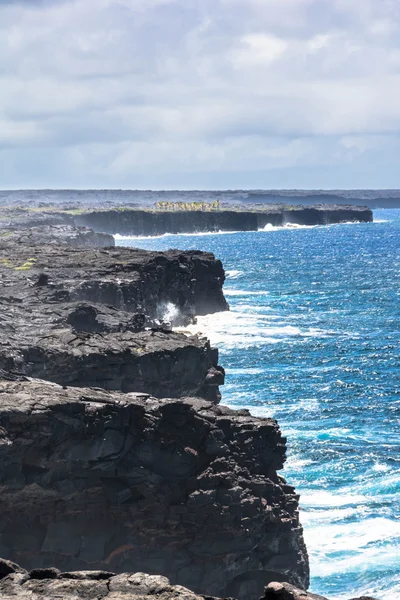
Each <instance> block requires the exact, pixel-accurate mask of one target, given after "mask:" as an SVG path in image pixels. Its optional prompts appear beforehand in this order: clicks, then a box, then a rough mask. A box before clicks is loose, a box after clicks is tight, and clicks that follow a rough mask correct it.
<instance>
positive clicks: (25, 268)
mask: <svg viewBox="0 0 400 600" xmlns="http://www.w3.org/2000/svg"><path fill="white" fill-rule="evenodd" d="M35 262H36V258H28V260H26V261H25V262H24V263H23V264H22V265H20V266H19V267H14V271H29V269H31V268H32V267H33V265H34V264H35Z"/></svg>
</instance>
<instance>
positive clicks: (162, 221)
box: [75, 205, 373, 235]
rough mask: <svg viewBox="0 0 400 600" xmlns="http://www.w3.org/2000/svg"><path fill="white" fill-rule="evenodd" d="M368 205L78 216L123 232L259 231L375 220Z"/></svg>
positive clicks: (100, 227) (96, 225) (115, 212)
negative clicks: (287, 226) (264, 228)
mask: <svg viewBox="0 0 400 600" xmlns="http://www.w3.org/2000/svg"><path fill="white" fill-rule="evenodd" d="M372 220H373V215H372V211H371V209H369V208H367V207H365V206H346V205H331V206H329V205H324V206H292V207H278V208H275V207H274V208H269V209H263V210H261V209H258V210H221V211H201V210H187V211H186V210H181V211H150V210H130V209H125V210H120V209H115V210H96V211H90V212H85V213H83V214H80V215H76V216H75V223H76V224H77V225H84V226H86V227H91V228H93V229H94V230H95V231H102V232H106V233H111V234H113V235H115V234H117V233H119V234H121V235H162V234H164V233H196V232H205V231H257V230H258V229H262V228H263V227H265V226H266V225H268V224H271V225H273V226H278V227H279V226H283V225H286V224H290V223H293V224H297V225H328V224H332V223H343V222H348V221H355V222H371V221H372Z"/></svg>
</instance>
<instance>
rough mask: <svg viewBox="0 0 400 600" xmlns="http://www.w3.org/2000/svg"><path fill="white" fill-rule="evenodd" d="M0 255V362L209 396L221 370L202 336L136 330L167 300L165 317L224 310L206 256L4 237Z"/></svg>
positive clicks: (99, 382) (214, 265) (66, 378)
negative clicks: (15, 240) (13, 240)
mask: <svg viewBox="0 0 400 600" xmlns="http://www.w3.org/2000/svg"><path fill="white" fill-rule="evenodd" d="M0 253H1V254H0V256H2V258H0V278H1V279H0V280H1V283H2V295H1V297H0V307H1V311H2V318H1V321H0V333H2V334H3V335H2V337H1V338H0V368H2V369H5V370H11V371H17V372H20V373H24V374H26V375H29V376H33V377H40V378H42V379H46V380H49V381H53V382H56V383H59V384H62V385H72V386H95V387H102V388H105V389H109V390H120V391H123V392H131V391H136V392H146V393H150V394H154V395H159V396H172V397H179V396H182V395H197V396H201V397H204V398H206V399H209V400H212V401H214V402H217V401H219V399H220V394H219V389H218V386H219V385H222V384H223V382H224V371H223V369H222V368H221V367H219V366H218V351H217V350H216V349H213V348H211V347H210V344H209V342H208V341H207V340H206V339H205V338H200V337H198V336H186V335H184V334H180V333H174V332H172V331H167V330H165V329H159V330H154V329H153V330H146V331H145V330H144V327H145V325H149V324H150V325H151V324H152V323H153V322H154V319H156V318H157V317H158V318H162V316H163V312H165V311H167V312H168V307H172V309H171V308H170V309H169V310H170V313H171V316H170V320H172V321H175V323H185V322H186V321H187V320H189V318H192V317H193V315H194V314H195V313H202V311H205V310H207V308H208V309H209V310H213V309H214V310H218V309H219V310H221V309H224V308H227V304H226V302H225V299H224V297H223V294H222V283H223V280H224V273H223V269H222V266H221V263H220V262H219V261H216V260H215V259H214V257H213V256H212V255H207V254H203V253H196V252H189V253H180V252H178V251H171V252H169V253H165V254H163V253H146V252H144V251H135V250H129V249H126V251H125V250H122V251H119V250H118V251H117V250H116V249H109V250H72V249H70V248H69V249H68V248H62V247H55V246H44V247H38V246H32V247H27V246H21V247H19V246H18V245H15V244H13V243H10V242H8V243H5V244H3V246H2V247H1V246H0ZM207 291H209V294H207ZM85 299H90V300H93V302H89V301H84V300H85ZM175 303H177V304H175ZM110 305H111V306H110Z"/></svg>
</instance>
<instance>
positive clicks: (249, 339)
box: [185, 307, 329, 349]
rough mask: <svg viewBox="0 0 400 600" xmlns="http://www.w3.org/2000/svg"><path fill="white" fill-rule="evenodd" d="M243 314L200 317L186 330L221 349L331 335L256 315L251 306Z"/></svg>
mask: <svg viewBox="0 0 400 600" xmlns="http://www.w3.org/2000/svg"><path fill="white" fill-rule="evenodd" d="M246 308H247V310H248V312H247V310H243V311H235V310H232V311H226V312H222V313H215V314H212V315H206V316H201V317H198V318H197V322H196V323H195V324H194V325H190V326H188V327H186V328H185V331H189V332H190V333H191V334H200V335H204V336H206V337H208V338H209V339H210V341H211V343H212V344H216V345H217V346H219V347H221V348H228V349H230V348H252V347H257V346H264V345H269V344H277V343H282V342H289V341H291V340H295V339H296V338H298V339H305V338H308V337H321V336H323V335H326V334H327V333H329V332H325V331H323V330H321V329H316V328H308V329H307V328H305V329H301V328H300V327H297V326H295V325H289V324H288V323H287V322H286V321H284V322H279V317H278V320H277V317H276V316H273V315H271V316H270V315H269V314H259V313H255V314H253V313H252V312H251V307H246Z"/></svg>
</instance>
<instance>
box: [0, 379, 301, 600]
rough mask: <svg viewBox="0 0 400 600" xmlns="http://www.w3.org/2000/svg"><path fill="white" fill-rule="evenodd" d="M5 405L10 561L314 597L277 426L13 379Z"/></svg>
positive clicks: (2, 384) (2, 468) (215, 411)
mask: <svg viewBox="0 0 400 600" xmlns="http://www.w3.org/2000/svg"><path fill="white" fill-rule="evenodd" d="M13 379H14V380H13ZM0 398H1V402H0V487H1V494H0V514H1V515H2V518H1V520H0V555H2V556H4V557H6V558H8V559H11V560H14V561H20V562H21V563H23V564H24V565H25V566H27V567H28V568H31V569H32V568H39V567H45V566H48V565H53V566H55V567H57V568H59V569H63V570H71V569H90V568H95V569H105V570H111V571H116V572H122V571H125V570H128V571H132V570H135V571H144V572H147V573H155V574H162V575H166V576H168V577H169V578H170V580H171V582H172V583H174V584H180V585H187V586H190V587H191V588H192V589H193V590H194V591H195V592H197V593H206V594H216V595H222V596H236V597H238V598H248V597H249V595H251V596H253V597H257V595H259V594H260V593H261V592H262V590H263V586H264V585H266V584H267V583H268V582H270V581H272V580H280V581H282V580H289V581H290V582H291V583H294V584H296V585H299V586H301V587H306V586H307V585H308V562H307V554H306V550H305V546H304V542H303V536H302V528H301V526H300V524H299V515H298V496H297V495H296V493H295V491H294V489H293V487H292V486H290V485H287V484H286V483H285V481H284V480H283V479H282V478H281V477H280V476H279V475H278V473H277V472H278V471H279V469H281V468H282V466H283V462H284V460H285V451H286V446H285V438H283V437H282V436H281V433H280V430H279V427H278V425H277V423H276V421H274V420H271V419H259V418H254V417H251V416H250V414H249V413H248V412H247V411H233V410H230V409H228V408H226V407H221V406H216V405H215V404H213V403H210V402H207V401H205V400H201V399H197V398H187V399H180V400H176V399H164V400H158V399H156V398H154V397H151V396H148V395H144V394H141V395H140V394H139V395H138V394H121V393H116V392H114V393H111V392H105V391H101V390H99V389H93V388H72V387H71V388H69V387H68V388H63V387H60V386H58V385H56V384H51V383H47V382H44V381H40V380H30V379H26V378H23V377H19V378H13V377H11V378H10V377H8V378H7V376H6V377H4V376H3V379H2V380H0Z"/></svg>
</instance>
